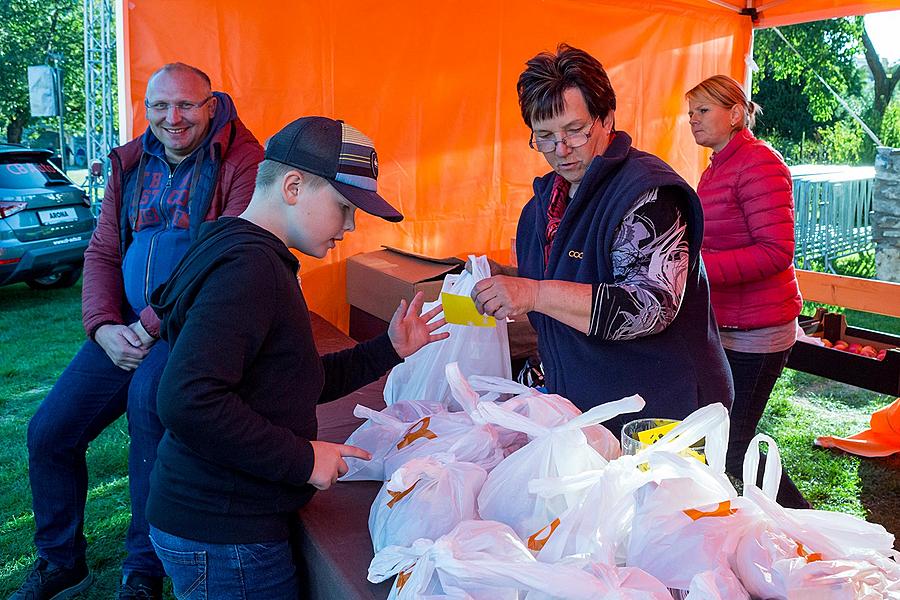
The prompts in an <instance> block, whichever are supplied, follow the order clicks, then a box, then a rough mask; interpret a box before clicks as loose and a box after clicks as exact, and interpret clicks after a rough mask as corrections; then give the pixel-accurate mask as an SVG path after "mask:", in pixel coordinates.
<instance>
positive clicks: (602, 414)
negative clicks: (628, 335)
mask: <svg viewBox="0 0 900 600" xmlns="http://www.w3.org/2000/svg"><path fill="white" fill-rule="evenodd" d="M643 407H644V400H643V399H642V398H641V397H640V396H630V397H628V398H623V399H622V400H617V401H615V402H609V403H606V404H601V405H600V406H596V407H594V408H592V409H591V410H589V411H587V412H586V413H584V414H582V415H579V416H577V417H575V418H574V419H571V420H569V421H568V422H566V423H564V424H562V425H558V426H556V427H552V428H548V427H543V426H541V425H539V424H537V423H535V422H534V421H532V420H530V419H528V418H526V417H523V416H522V415H518V414H515V413H512V412H510V411H508V410H503V409H502V408H500V407H498V406H496V405H493V404H490V403H486V402H485V403H481V404H480V405H479V406H478V412H479V414H480V415H481V417H482V418H483V419H484V420H485V421H487V422H490V423H494V424H496V425H499V426H501V427H504V428H506V429H511V430H514V431H520V432H522V433H525V434H527V435H528V436H529V437H530V438H531V441H530V442H529V443H528V444H527V445H526V446H525V447H524V448H522V449H520V450H518V451H517V452H515V453H513V454H511V455H510V456H508V457H507V458H505V459H503V462H501V463H500V464H499V465H497V467H496V468H495V469H494V470H493V471H492V472H491V473H490V474H489V475H488V478H487V481H486V482H485V484H484V487H483V488H482V490H481V494H479V496H478V511H479V513H480V514H481V516H482V518H484V519H493V520H496V521H500V522H502V523H506V524H508V525H509V526H510V527H512V528H513V529H514V530H515V531H516V533H517V534H518V535H519V536H520V537H521V538H522V539H523V540H526V541H527V545H528V547H529V548H530V549H532V550H534V551H539V550H540V548H541V547H542V546H543V544H544V543H545V541H546V539H547V538H548V537H549V536H550V535H552V533H553V530H554V529H555V528H556V527H557V526H558V524H559V517H560V516H561V515H562V514H563V513H564V512H565V511H566V509H568V508H569V507H571V506H573V505H574V504H576V503H577V502H578V501H579V500H580V498H581V496H582V495H581V494H577V495H574V494H573V495H570V494H560V495H558V496H555V497H552V498H545V497H540V496H538V495H536V494H534V493H532V492H530V491H529V489H528V483H529V482H530V481H531V480H532V479H541V478H546V477H558V476H565V475H576V474H578V473H582V472H584V471H590V470H593V469H599V468H602V467H604V466H606V464H607V462H608V461H607V460H606V459H605V458H603V457H602V456H601V455H600V454H599V453H598V452H597V451H596V450H594V448H592V447H591V446H590V445H589V444H588V440H587V438H586V437H585V434H584V433H583V432H582V431H581V429H582V428H583V427H586V426H589V425H595V424H598V423H601V422H603V421H606V420H608V419H611V418H613V417H615V416H617V415H620V414H622V413H628V412H637V411H639V410H641V409H642V408H643Z"/></svg>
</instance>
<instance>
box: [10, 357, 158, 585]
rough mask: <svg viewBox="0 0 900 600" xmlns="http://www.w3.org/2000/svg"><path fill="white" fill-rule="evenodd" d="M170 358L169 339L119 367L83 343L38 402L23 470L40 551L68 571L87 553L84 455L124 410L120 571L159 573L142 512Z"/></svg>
mask: <svg viewBox="0 0 900 600" xmlns="http://www.w3.org/2000/svg"><path fill="white" fill-rule="evenodd" d="M168 356H169V346H168V344H166V342H163V341H159V342H157V343H156V344H155V345H154V346H153V348H151V350H150V352H149V353H148V354H147V356H146V357H145V358H144V360H143V361H142V362H141V364H140V365H139V366H138V368H137V369H135V370H134V371H125V370H123V369H120V368H119V367H117V366H115V365H114V364H113V363H112V361H111V360H110V359H109V357H108V356H107V355H106V352H104V351H103V348H101V347H100V345H99V344H97V343H95V342H93V341H90V340H89V341H87V342H85V343H84V344H83V345H82V346H81V349H80V350H79V351H78V353H77V354H76V355H75V358H73V359H72V362H70V363H69V366H68V367H66V370H65V371H63V374H62V375H61V376H60V378H59V379H58V380H57V382H56V385H54V386H53V389H52V390H51V391H50V393H49V394H48V395H47V397H46V398H45V399H44V401H43V402H42V403H41V405H40V407H38V410H37V412H36V413H35V414H34V417H32V419H31V422H30V423H29V424H28V474H29V479H30V481H31V494H32V506H33V509H34V522H35V534H34V543H35V546H36V547H37V550H38V555H39V556H42V557H43V558H45V559H47V560H48V561H50V562H51V563H53V564H55V565H60V566H63V567H69V568H71V567H72V566H74V564H75V562H76V561H77V560H79V559H83V558H84V557H85V552H86V547H87V542H86V540H85V537H84V507H85V502H86V501H87V491H88V473H87V462H86V460H85V453H86V451H87V447H88V444H89V443H90V442H92V441H93V440H94V439H96V437H97V436H98V435H100V433H101V432H102V431H103V430H104V429H106V428H107V427H108V426H109V425H110V424H112V423H113V422H114V421H115V420H116V419H118V418H119V417H120V416H122V414H124V413H125V412H126V410H127V412H128V433H129V434H130V436H131V445H130V447H129V453H128V475H129V477H128V481H129V491H130V493H131V524H130V525H129V527H128V533H127V536H126V540H125V549H126V550H127V556H126V558H125V562H124V564H123V567H122V568H123V571H124V572H125V573H132V572H134V573H141V574H144V575H149V576H153V577H157V576H163V575H164V574H165V573H164V571H163V568H162V564H161V563H160V562H159V559H158V558H157V557H156V553H155V552H154V551H153V546H152V545H151V543H150V538H149V527H148V525H147V519H146V517H145V514H144V511H145V506H146V503H147V496H148V493H149V488H150V471H151V470H152V469H153V463H154V462H155V461H156V447H157V445H158V444H159V440H160V439H161V438H162V434H163V427H162V424H161V423H160V422H159V417H158V416H157V414H156V390H157V387H159V379H160V377H161V375H162V372H163V368H164V367H165V365H166V359H167V358H168Z"/></svg>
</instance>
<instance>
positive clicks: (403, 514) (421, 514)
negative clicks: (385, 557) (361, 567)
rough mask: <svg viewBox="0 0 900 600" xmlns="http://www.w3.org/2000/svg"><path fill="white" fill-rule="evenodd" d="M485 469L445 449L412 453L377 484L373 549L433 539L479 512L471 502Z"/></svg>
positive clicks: (371, 517)
mask: <svg viewBox="0 0 900 600" xmlns="http://www.w3.org/2000/svg"><path fill="white" fill-rule="evenodd" d="M486 477H487V472H486V471H485V470H484V469H483V468H481V467H479V466H478V465H475V464H472V463H467V462H456V460H455V458H454V457H453V456H452V455H449V454H436V455H433V456H428V457H423V458H415V459H413V460H411V461H409V462H408V463H406V464H405V465H403V466H402V467H400V468H399V469H397V470H396V471H394V474H393V475H392V476H391V479H390V480H389V481H387V482H386V483H385V484H384V486H383V487H382V488H381V491H380V492H379V493H378V496H376V498H375V501H374V502H373V503H372V509H371V510H370V512H369V533H370V535H371V537H372V546H373V547H374V549H375V552H378V551H379V550H381V549H382V548H385V547H387V546H411V545H412V543H413V542H414V541H416V540H417V539H419V538H429V539H432V540H434V539H437V538H439V537H441V536H442V535H444V534H446V533H449V532H450V530H451V529H453V528H454V527H456V526H457V525H459V523H460V522H462V521H468V520H471V519H477V518H478V511H477V510H476V507H475V502H476V499H477V497H478V492H480V491H481V486H482V485H483V484H484V480H485V478H486Z"/></svg>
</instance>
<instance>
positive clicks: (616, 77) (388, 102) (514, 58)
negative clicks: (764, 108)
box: [119, 0, 900, 330]
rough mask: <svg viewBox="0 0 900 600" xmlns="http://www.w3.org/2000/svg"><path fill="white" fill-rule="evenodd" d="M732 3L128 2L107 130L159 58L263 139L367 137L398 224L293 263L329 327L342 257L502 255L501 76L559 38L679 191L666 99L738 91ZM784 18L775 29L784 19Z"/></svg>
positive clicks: (509, 119) (831, 0) (513, 155)
mask: <svg viewBox="0 0 900 600" xmlns="http://www.w3.org/2000/svg"><path fill="white" fill-rule="evenodd" d="M737 1H738V0H715V3H713V2H711V1H710V0H680V1H672V0H641V1H640V2H621V1H620V0H587V1H585V0H548V1H541V0H515V1H512V0H496V1H494V2H483V1H476V0H458V1H457V2H444V3H439V2H434V3H432V2H419V3H413V2H396V1H395V2H384V3H371V2H358V1H357V2H353V1H351V2H346V1H344V2H337V1H331V2H329V1H322V0H318V1H311V0H300V1H297V2H279V1H276V0H257V1H255V2H243V1H238V0H219V1H217V2H209V1H202V0H130V1H128V2H124V1H123V3H122V5H121V6H120V12H121V18H120V44H119V47H120V52H121V58H120V65H121V66H122V68H121V69H120V76H121V79H122V81H121V87H120V89H121V90H122V92H123V101H124V102H123V104H124V106H123V109H124V110H122V111H120V115H121V119H122V122H123V123H125V124H126V127H125V128H124V129H125V132H126V133H127V137H129V138H130V137H133V135H134V134H135V133H136V132H140V131H142V130H143V129H144V128H145V127H146V120H145V118H144V115H143V106H142V103H143V95H144V91H145V88H146V83H147V79H148V78H149V75H150V74H151V73H152V72H153V71H154V70H155V69H156V68H158V67H159V66H160V65H162V64H165V63H167V62H173V61H182V62H186V63H189V64H192V65H195V66H197V67H199V68H201V69H203V70H204V71H206V72H207V73H208V74H209V75H210V77H211V79H212V81H213V87H214V89H218V90H222V91H226V92H228V93H229V94H231V95H232V97H233V98H234V100H235V103H236V104H237V107H238V112H239V114H240V115H241V118H242V119H243V120H244V122H245V123H246V124H247V125H248V127H250V129H251V130H252V131H253V132H254V133H255V134H256V136H257V137H258V138H259V139H260V141H264V140H265V139H266V138H267V137H268V136H270V135H272V134H273V133H274V132H275V131H277V130H278V129H279V128H280V127H281V126H282V125H284V124H285V123H287V122H289V121H291V120H293V119H295V118H297V117H299V116H303V115H312V114H318V115H325V116H330V117H333V118H340V119H343V120H345V121H347V122H348V123H351V124H352V125H354V126H355V127H357V128H358V129H360V130H361V131H363V132H364V133H366V134H367V135H369V136H370V137H371V138H372V139H373V140H374V141H375V144H376V147H377V149H378V153H379V162H380V171H381V172H380V178H379V190H380V191H381V193H382V195H384V196H385V197H386V198H388V199H389V200H390V201H391V202H392V203H394V204H395V205H396V206H397V207H398V208H400V210H401V212H403V214H404V215H405V216H406V219H405V220H404V221H403V222H402V223H399V224H390V223H386V222H383V221H380V220H379V219H376V218H372V217H369V216H368V215H360V217H359V219H358V221H357V231H356V232H354V233H352V234H350V235H348V236H347V238H346V239H345V240H344V241H343V242H342V243H341V245H340V246H339V247H338V248H337V249H336V250H334V251H332V253H331V254H330V255H329V256H328V257H327V258H325V259H323V260H313V259H310V258H306V257H304V258H303V259H302V270H301V277H302V281H303V290H304V294H305V295H306V297H307V301H308V302H309V304H310V306H311V308H312V309H313V310H315V311H316V312H318V313H320V314H322V315H323V316H324V317H325V318H326V319H328V320H329V321H331V322H333V323H335V324H337V325H338V326H340V327H342V328H344V329H345V330H346V324H347V323H346V322H347V314H348V311H347V304H346V301H345V298H344V277H345V269H344V259H345V258H346V257H347V256H350V255H352V254H356V253H358V252H363V251H368V250H372V249H376V248H378V247H379V246H380V245H381V244H389V245H391V246H396V247H400V248H405V249H407V250H411V251H415V252H419V253H423V254H430V255H435V256H447V255H460V254H464V253H467V252H479V253H483V252H487V251H492V252H498V251H504V250H505V249H508V248H509V247H510V240H511V238H513V237H514V236H515V229H516V221H517V219H518V215H519V211H520V210H521V207H522V206H523V205H524V204H525V202H527V201H528V199H529V197H530V195H531V182H532V180H533V178H534V177H535V176H538V175H541V174H543V173H545V172H546V171H547V170H548V167H547V165H546V163H545V162H544V160H543V158H542V157H541V156H540V155H539V154H538V153H536V152H533V151H532V150H530V149H529V148H528V145H527V139H528V135H529V131H528V129H527V128H526V126H525V125H524V124H523V122H522V119H521V117H520V115H519V109H518V104H517V100H516V90H515V83H516V79H517V78H518V75H519V73H520V72H521V70H522V69H523V66H524V62H525V61H526V60H527V59H528V58H530V57H531V56H533V55H534V54H536V53H537V52H539V51H541V50H551V49H553V48H555V46H556V45H557V43H559V42H562V41H565V42H567V43H570V44H572V45H574V46H578V47H581V48H584V49H585V50H587V51H589V52H591V53H592V54H593V55H594V56H596V57H598V58H599V59H600V60H601V61H602V62H603V64H604V65H605V66H606V68H607V70H608V72H609V75H610V78H611V80H612V84H613V87H614V88H615V90H616V93H617V97H618V110H617V111H616V125H617V128H618V129H620V130H624V131H627V132H629V133H630V134H631V135H632V136H633V137H634V140H635V145H636V146H637V147H638V148H641V149H643V150H647V151H650V152H653V153H655V154H657V155H659V156H660V157H662V158H663V159H664V160H666V161H668V162H669V163H670V164H671V165H672V166H673V167H674V168H675V169H676V170H678V171H679V172H680V173H681V174H682V175H683V176H684V177H685V178H686V179H687V180H688V181H689V182H691V183H696V181H697V179H698V178H699V175H700V173H701V172H702V170H703V168H704V167H705V165H706V162H707V159H708V153H707V151H705V150H704V149H701V148H699V147H698V146H696V144H695V143H694V141H693V138H692V136H691V134H690V130H689V127H688V123H687V115H686V110H687V108H686V104H685V101H684V98H683V96H684V92H685V91H686V90H687V89H689V88H691V87H692V86H694V85H695V84H697V83H698V82H700V81H701V80H702V79H704V78H706V77H708V76H710V75H713V74H716V73H724V74H727V75H731V76H732V77H734V78H735V79H737V80H739V81H742V80H744V77H745V71H746V68H747V67H746V65H747V59H748V52H749V48H750V45H751V40H752V26H753V25H752V21H751V20H750V18H749V17H747V16H743V15H740V14H739V13H738V12H736V11H735V10H734V9H733V7H731V8H729V7H727V6H724V5H723V4H734V3H736V2H737ZM769 4H770V5H773V6H772V7H771V8H765V9H764V10H763V12H762V20H761V21H760V23H762V24H773V23H776V22H777V23H779V24H780V23H786V22H788V21H789V20H790V19H791V18H797V19H798V20H799V19H807V18H825V17H829V16H838V15H843V14H848V13H849V12H860V11H872V10H890V9H892V8H900V0H870V1H868V2H866V1H862V0H857V1H853V2H850V1H846V0H844V1H842V0H819V1H816V0H787V1H782V2H779V0H775V1H774V2H769ZM785 19H787V20H785Z"/></svg>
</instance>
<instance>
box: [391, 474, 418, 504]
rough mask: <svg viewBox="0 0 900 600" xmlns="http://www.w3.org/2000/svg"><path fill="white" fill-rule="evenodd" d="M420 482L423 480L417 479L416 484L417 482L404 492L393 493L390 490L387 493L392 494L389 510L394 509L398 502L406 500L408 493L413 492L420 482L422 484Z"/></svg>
mask: <svg viewBox="0 0 900 600" xmlns="http://www.w3.org/2000/svg"><path fill="white" fill-rule="evenodd" d="M420 481H422V480H421V479H417V480H416V482H415V483H414V484H412V485H411V486H409V487H408V488H406V489H405V490H403V491H402V492H392V491H391V490H388V491H387V493H388V494H390V496H391V499H390V500H388V503H387V507H388V508H394V505H395V504H397V503H398V502H400V501H401V500H403V498H404V497H405V496H406V495H407V494H408V493H410V492H411V491H413V488H415V487H416V486H417V485H419V482H420Z"/></svg>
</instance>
